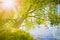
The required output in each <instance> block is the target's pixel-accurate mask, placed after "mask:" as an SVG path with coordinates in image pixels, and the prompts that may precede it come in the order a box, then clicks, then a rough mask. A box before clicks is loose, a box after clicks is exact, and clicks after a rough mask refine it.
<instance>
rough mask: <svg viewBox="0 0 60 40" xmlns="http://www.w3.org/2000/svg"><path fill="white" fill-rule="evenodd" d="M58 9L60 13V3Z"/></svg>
mask: <svg viewBox="0 0 60 40" xmlns="http://www.w3.org/2000/svg"><path fill="white" fill-rule="evenodd" d="M57 10H58V13H60V5H58V9H57Z"/></svg>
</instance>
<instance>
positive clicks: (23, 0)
mask: <svg viewBox="0 0 60 40" xmlns="http://www.w3.org/2000/svg"><path fill="white" fill-rule="evenodd" d="M14 1H15V2H11V1H7V0H5V1H4V0H1V2H0V8H1V9H0V28H7V27H8V28H9V29H11V28H15V29H18V28H19V27H20V26H21V25H22V24H24V26H25V27H26V28H28V29H30V28H32V27H33V26H34V24H35V23H36V24H39V25H40V24H44V25H45V24H46V21H50V25H57V26H58V25H59V24H60V21H59V20H60V16H59V15H60V14H58V10H57V6H58V5H60V0H14ZM11 5H12V6H11Z"/></svg>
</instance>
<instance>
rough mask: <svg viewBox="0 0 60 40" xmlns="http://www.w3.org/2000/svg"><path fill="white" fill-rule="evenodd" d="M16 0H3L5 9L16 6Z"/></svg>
mask: <svg viewBox="0 0 60 40" xmlns="http://www.w3.org/2000/svg"><path fill="white" fill-rule="evenodd" d="M15 3H16V2H15V0H3V1H2V7H3V8H4V9H11V8H13V7H14V6H15Z"/></svg>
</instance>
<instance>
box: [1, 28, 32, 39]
mask: <svg viewBox="0 0 60 40" xmlns="http://www.w3.org/2000/svg"><path fill="white" fill-rule="evenodd" d="M16 30H17V29H15V31H13V29H5V28H3V29H0V40H33V37H32V36H31V35H30V34H29V33H28V32H25V31H23V30H17V31H16Z"/></svg>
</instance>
